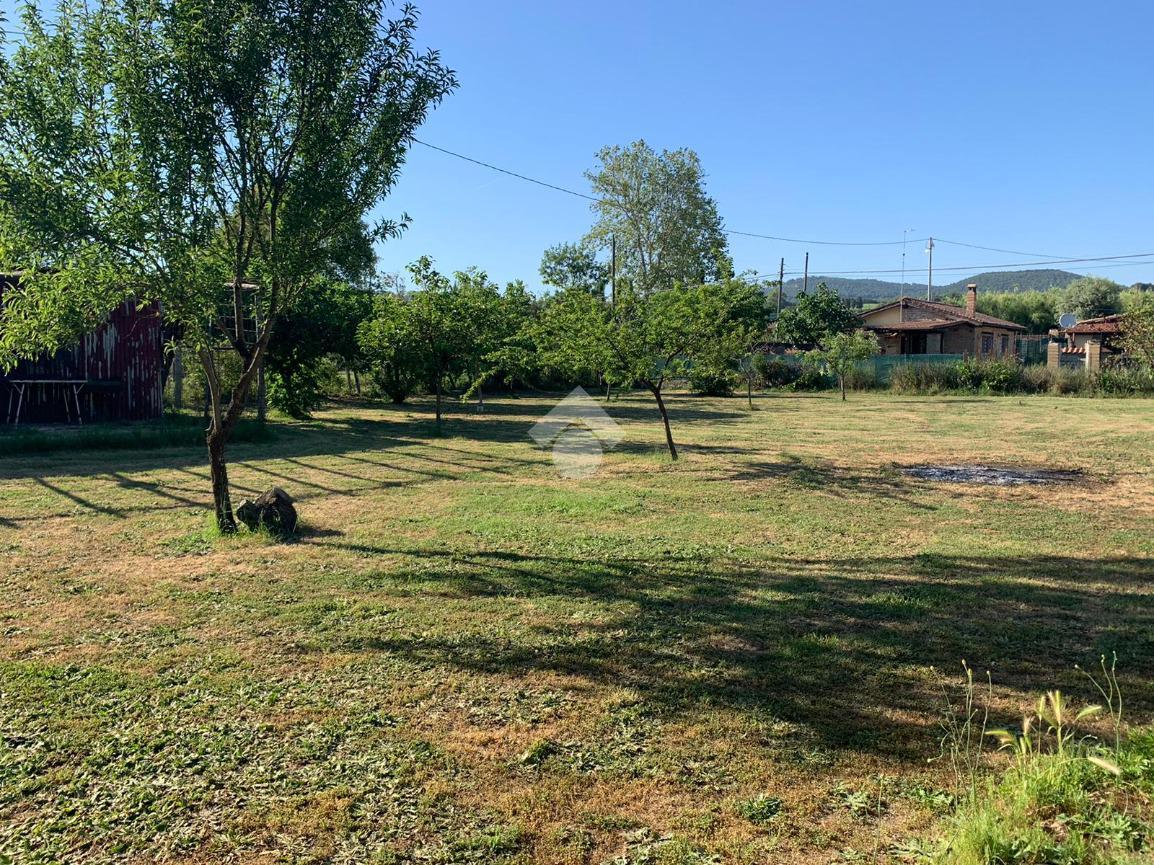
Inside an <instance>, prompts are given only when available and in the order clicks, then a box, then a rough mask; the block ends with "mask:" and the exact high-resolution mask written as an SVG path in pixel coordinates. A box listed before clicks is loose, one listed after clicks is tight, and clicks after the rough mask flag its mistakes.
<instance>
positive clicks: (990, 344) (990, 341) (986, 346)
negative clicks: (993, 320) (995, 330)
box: [982, 333, 994, 357]
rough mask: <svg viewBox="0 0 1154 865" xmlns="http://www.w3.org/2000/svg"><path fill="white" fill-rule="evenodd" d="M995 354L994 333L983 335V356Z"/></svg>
mask: <svg viewBox="0 0 1154 865" xmlns="http://www.w3.org/2000/svg"><path fill="white" fill-rule="evenodd" d="M993 353H994V335H993V334H992V333H983V334H982V356H983V357H985V356H986V355H991V354H993Z"/></svg>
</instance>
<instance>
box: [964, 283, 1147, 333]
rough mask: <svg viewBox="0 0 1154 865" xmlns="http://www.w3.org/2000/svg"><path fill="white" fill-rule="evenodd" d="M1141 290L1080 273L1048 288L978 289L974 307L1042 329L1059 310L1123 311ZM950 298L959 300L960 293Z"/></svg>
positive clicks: (1093, 314) (1090, 314)
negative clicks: (1077, 276)
mask: <svg viewBox="0 0 1154 865" xmlns="http://www.w3.org/2000/svg"><path fill="white" fill-rule="evenodd" d="M1145 294H1147V292H1143V291H1140V290H1137V289H1132V288H1126V287H1125V286H1122V285H1119V284H1118V283H1116V282H1113V281H1112V280H1109V279H1104V278H1102V277H1098V276H1083V277H1081V278H1079V279H1075V280H1073V281H1071V282H1070V283H1069V284H1067V285H1066V286H1064V287H1063V288H1055V289H1051V290H1049V291H1021V292H1009V291H1007V292H982V293H979V294H978V311H979V312H984V313H986V314H987V315H996V316H997V317H998V318H1004V319H1007V320H1008V321H1013V322H1017V323H1018V324H1020V325H1023V326H1024V327H1026V328H1027V329H1028V330H1029V332H1030V333H1046V332H1047V331H1049V330H1050V329H1051V328H1052V327H1055V326H1056V325H1057V322H1058V317H1059V316H1060V315H1062V314H1063V313H1066V312H1069V313H1073V314H1074V315H1076V316H1078V318H1079V319H1082V318H1097V317H1099V316H1103V315H1115V314H1118V313H1125V312H1128V311H1129V310H1130V309H1132V308H1134V307H1135V306H1136V305H1137V304H1139V303H1140V302H1141V299H1142V297H1143V295H1145ZM951 299H952V300H954V301H955V302H960V301H961V298H960V297H954V298H951Z"/></svg>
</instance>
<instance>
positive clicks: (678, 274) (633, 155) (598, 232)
mask: <svg viewBox="0 0 1154 865" xmlns="http://www.w3.org/2000/svg"><path fill="white" fill-rule="evenodd" d="M597 158H598V161H599V162H600V163H601V164H600V166H599V167H598V168H596V169H595V170H593V171H590V172H587V173H586V177H588V178H589V181H590V183H591V184H592V186H593V194H594V196H595V197H596V199H597V200H596V201H595V202H594V204H593V210H594V212H595V213H596V215H597V220H596V222H595V223H594V225H593V227H592V228H591V229H590V231H589V233H588V235H587V236H586V238H585V243H586V244H588V245H590V246H592V247H594V248H597V249H607V248H608V247H609V245H610V242H611V238H613V237H616V238H617V265H618V266H617V272H618V276H619V277H622V278H625V279H628V280H630V281H631V282H632V285H633V290H634V291H636V292H641V293H643V294H644V293H648V292H650V291H655V290H659V289H667V288H671V287H672V286H673V284H674V283H675V282H680V283H682V284H683V285H701V284H704V283H707V282H715V281H717V280H721V279H725V278H727V277H730V276H732V275H733V267H732V262H731V261H730V259H729V246H728V242H727V240H726V236H725V232H724V230H723V227H722V221H721V216H720V215H719V214H718V211H717V204H716V202H714V200H713V199H712V198H710V197H709V195H708V194H707V193H706V191H705V172H704V171H703V170H702V168H701V161H700V159H698V157H697V154H696V153H694V152H693V151H692V150H689V149H681V150H672V151H671V150H665V151H662V152H661V153H657V152H656V151H654V150H653V149H652V148H651V147H650V146H649V145H648V144H646V143H645V142H644V141H637V142H634V143H633V144H631V145H629V146H628V147H605V148H602V149H601V151H600V152H599V153H598V154H597Z"/></svg>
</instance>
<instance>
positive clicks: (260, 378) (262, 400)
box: [256, 358, 268, 425]
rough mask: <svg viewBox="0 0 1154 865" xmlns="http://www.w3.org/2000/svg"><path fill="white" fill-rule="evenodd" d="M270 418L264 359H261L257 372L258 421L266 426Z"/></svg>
mask: <svg viewBox="0 0 1154 865" xmlns="http://www.w3.org/2000/svg"><path fill="white" fill-rule="evenodd" d="M267 417H268V387H267V386H266V385H265V381H264V359H263V358H261V360H260V366H258V367H257V370H256V419H257V422H258V423H260V424H262V425H263V424H264V422H265V419H266V418H267Z"/></svg>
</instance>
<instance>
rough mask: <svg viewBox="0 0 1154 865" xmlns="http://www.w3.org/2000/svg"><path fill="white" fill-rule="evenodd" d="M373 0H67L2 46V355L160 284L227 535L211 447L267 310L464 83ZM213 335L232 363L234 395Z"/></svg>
mask: <svg viewBox="0 0 1154 865" xmlns="http://www.w3.org/2000/svg"><path fill="white" fill-rule="evenodd" d="M385 5H386V4H385V0H284V2H281V3H277V4H269V3H266V2H264V0H185V2H179V3H163V2H159V0H145V2H136V0H106V2H102V3H100V4H97V5H95V6H94V7H90V6H89V5H88V4H77V3H72V2H67V0H60V3H59V5H58V7H57V8H56V10H55V11H54V13H53V14H52V15H51V16H45V15H44V14H42V13H41V12H40V10H39V9H38V8H37V7H36V6H35V5H31V6H29V7H28V8H27V9H26V11H25V14H24V16H23V22H22V23H23V30H24V31H25V33H26V34H27V35H26V36H25V37H24V39H25V41H24V43H23V44H22V45H20V46H19V47H18V48H17V50H16V51H15V52H14V53H13V54H12V55H11V56H10V57H4V58H3V59H2V60H0V116H3V117H4V122H5V134H4V135H3V136H0V255H2V256H3V259H4V261H3V264H4V265H5V266H7V267H17V268H20V269H22V270H25V271H26V272H28V273H30V274H32V276H31V277H30V278H29V279H28V280H27V281H26V282H25V284H24V286H23V288H22V290H21V291H20V292H15V293H11V294H10V295H9V297H8V298H7V302H6V304H5V310H4V312H3V325H4V327H3V329H2V334H3V335H2V336H0V362H6V363H9V364H10V363H12V361H13V359H14V358H15V357H16V356H17V355H20V354H30V353H36V352H39V351H41V350H45V349H53V348H56V347H57V346H59V345H61V344H64V343H66V342H68V341H69V340H71V339H73V338H75V336H76V335H77V334H78V333H79V332H80V331H82V330H83V329H85V328H87V327H90V326H91V325H92V324H93V323H94V322H95V321H96V320H99V319H100V318H101V317H103V315H104V314H106V313H107V311H108V310H110V309H111V308H113V307H114V306H115V305H116V304H117V303H119V302H120V301H121V300H123V299H124V298H125V297H126V296H127V295H129V294H133V295H136V296H137V297H138V298H139V299H140V300H143V301H146V302H147V301H159V303H160V304H161V306H162V307H163V309H164V314H165V316H166V317H167V318H168V320H169V321H170V322H172V323H175V324H178V325H180V326H181V327H182V328H183V331H184V335H185V339H186V340H187V341H189V342H190V343H191V344H193V345H194V346H195V347H196V349H197V353H198V356H199V358H200V361H201V364H202V366H203V368H204V372H205V376H206V378H207V380H208V384H209V389H210V392H211V405H212V411H211V420H210V427H209V430H208V433H207V440H208V450H209V462H210V467H211V470H212V481H213V497H214V501H215V507H216V516H217V522H218V525H219V526H220V528H221V529H222V530H223V531H234V530H235V528H236V522H235V519H234V516H233V513H232V503H231V498H230V494H229V486H228V475H227V470H226V466H225V445H226V443H227V441H228V439H229V436H230V434H231V432H232V429H233V428H234V426H235V424H236V422H237V421H238V420H239V418H240V415H241V413H242V412H243V411H244V407H245V404H246V398H247V395H248V392H249V389H250V387H251V385H252V382H253V379H254V377H255V375H256V371H257V369H258V368H259V366H260V363H261V360H262V358H263V356H264V354H265V352H266V351H267V349H268V345H269V340H270V339H271V337H272V334H273V331H274V329H275V326H276V323H277V321H278V319H279V318H280V317H281V316H282V315H284V314H286V313H288V312H289V311H291V310H292V309H293V308H294V306H295V305H296V304H297V303H298V301H299V300H300V298H301V296H302V293H303V292H304V291H305V290H306V289H307V287H308V286H309V285H310V284H311V281H312V280H313V278H314V277H315V276H316V275H317V274H318V273H320V272H324V271H325V270H326V269H327V268H328V266H329V263H330V262H331V261H332V260H333V259H334V258H335V257H338V256H344V255H345V254H346V253H347V246H346V245H347V244H348V243H349V241H350V238H351V237H352V236H353V234H352V232H353V230H354V229H353V227H354V226H358V225H359V224H360V220H361V218H362V216H363V215H364V214H366V213H367V212H368V211H369V210H370V209H372V208H373V207H374V206H375V205H377V204H378V203H379V202H380V201H381V200H382V199H383V198H384V197H385V196H386V194H387V193H388V192H389V190H390V189H391V188H392V186H393V184H394V183H395V182H396V180H397V177H398V173H399V171H400V168H401V165H402V162H403V160H404V155H405V151H406V148H407V144H408V141H409V140H410V139H411V137H412V135H413V133H414V131H415V130H416V128H417V127H418V126H419V125H420V124H421V123H422V122H423V120H424V119H425V116H426V114H427V112H428V110H429V108H430V106H431V105H433V104H435V103H436V102H438V101H439V100H440V99H441V98H443V97H444V96H445V95H446V94H447V93H448V92H450V91H451V90H452V89H453V87H454V86H455V83H456V82H455V79H454V77H453V75H452V73H451V72H450V71H449V70H447V69H446V68H445V67H444V66H443V65H442V64H441V62H440V59H439V57H438V56H437V54H436V53H435V52H424V53H422V52H420V51H418V50H417V48H416V46H415V44H414V37H415V30H416V23H417V21H416V13H415V11H414V10H413V9H412V8H410V7H406V8H405V9H404V10H402V12H401V14H400V15H399V16H398V17H397V18H396V19H395V20H392V21H389V20H386V19H385V16H384V11H385ZM48 17H51V19H52V23H51V25H49V24H47V23H46V19H47V18H48ZM401 224H403V221H402V223H398V222H393V221H382V222H380V223H378V224H377V225H375V226H373V228H372V229H371V231H370V232H369V236H370V238H371V239H380V238H383V237H387V236H390V235H391V234H394V233H396V231H397V230H398V229H399V228H400V226H401ZM221 348H224V349H225V350H229V351H232V352H235V354H236V355H238V356H239V357H240V358H241V361H242V366H243V373H242V374H241V376H240V378H239V380H238V381H237V382H236V383H235V384H234V385H233V386H232V387H231V389H230V390H229V392H227V393H226V392H225V391H224V387H223V383H222V380H221V377H220V375H219V373H218V369H217V357H218V350H219V349H221Z"/></svg>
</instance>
